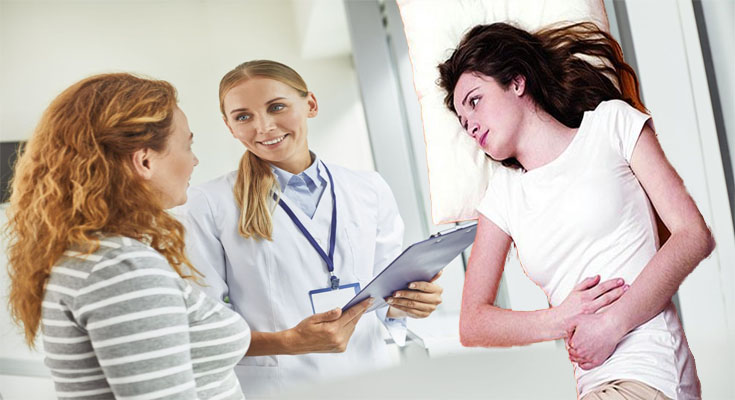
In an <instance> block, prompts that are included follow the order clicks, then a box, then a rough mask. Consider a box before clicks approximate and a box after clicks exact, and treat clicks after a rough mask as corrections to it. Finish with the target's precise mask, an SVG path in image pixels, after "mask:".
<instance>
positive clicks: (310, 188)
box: [271, 152, 327, 218]
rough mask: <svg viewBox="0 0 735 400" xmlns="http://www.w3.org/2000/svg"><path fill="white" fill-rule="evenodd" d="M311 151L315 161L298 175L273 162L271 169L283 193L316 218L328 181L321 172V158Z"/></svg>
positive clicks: (311, 216) (307, 213) (310, 216)
mask: <svg viewBox="0 0 735 400" xmlns="http://www.w3.org/2000/svg"><path fill="white" fill-rule="evenodd" d="M310 153H311V157H312V159H313V160H314V161H313V162H312V163H311V165H310V166H309V168H307V169H306V170H304V172H302V173H300V174H298V175H294V174H292V173H290V172H288V171H285V170H282V169H280V168H278V167H276V166H275V165H272V164H271V169H272V170H273V173H274V174H275V175H276V179H278V184H279V185H280V186H281V191H282V192H283V194H284V195H285V196H286V197H288V199H289V200H291V201H292V202H294V203H296V204H297V205H298V206H299V209H301V211H303V212H304V214H306V215H308V216H309V218H314V213H315V212H316V207H317V205H319V199H320V198H321V197H322V193H324V188H326V186H327V181H326V180H324V178H323V177H322V176H321V174H320V171H321V168H322V167H321V166H320V161H319V158H318V157H317V156H316V154H314V153H313V152H310Z"/></svg>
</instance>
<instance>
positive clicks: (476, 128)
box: [467, 122, 480, 138]
mask: <svg viewBox="0 0 735 400" xmlns="http://www.w3.org/2000/svg"><path fill="white" fill-rule="evenodd" d="M479 132H480V124H478V123H476V122H470V123H469V124H468V125H467V133H468V134H469V135H470V136H471V137H473V138H474V137H476V136H477V134H478V133H479Z"/></svg>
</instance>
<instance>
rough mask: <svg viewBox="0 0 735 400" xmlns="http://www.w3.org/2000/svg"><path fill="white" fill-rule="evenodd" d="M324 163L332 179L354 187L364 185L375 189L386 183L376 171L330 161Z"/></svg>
mask: <svg viewBox="0 0 735 400" xmlns="http://www.w3.org/2000/svg"><path fill="white" fill-rule="evenodd" d="M322 163H324V162H323V161H322ZM324 165H326V166H327V168H329V172H331V173H332V175H333V176H334V179H336V180H340V181H342V182H346V183H349V185H350V186H354V187H356V188H360V187H364V188H370V189H372V190H375V189H378V188H382V187H383V186H384V185H387V184H386V183H385V179H383V177H382V176H381V175H380V174H379V173H378V172H377V171H359V170H354V169H351V168H347V167H343V166H340V165H336V164H330V163H324Z"/></svg>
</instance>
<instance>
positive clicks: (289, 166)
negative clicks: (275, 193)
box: [271, 150, 314, 175]
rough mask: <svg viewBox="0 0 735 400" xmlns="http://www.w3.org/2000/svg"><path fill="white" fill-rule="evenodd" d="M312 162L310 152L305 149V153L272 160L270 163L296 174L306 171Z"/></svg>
mask: <svg viewBox="0 0 735 400" xmlns="http://www.w3.org/2000/svg"><path fill="white" fill-rule="evenodd" d="M312 162H314V160H313V159H312V157H311V152H310V151H308V150H307V151H306V153H302V154H300V155H298V156H294V157H291V158H289V159H288V160H284V161H279V162H272V163H271V164H273V165H275V166H276V167H278V168H280V169H282V170H284V171H287V172H290V173H292V174H294V175H298V174H300V173H302V172H304V171H306V169H307V168H309V167H310V166H311V163H312Z"/></svg>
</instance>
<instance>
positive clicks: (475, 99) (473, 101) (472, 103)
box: [470, 97, 480, 108]
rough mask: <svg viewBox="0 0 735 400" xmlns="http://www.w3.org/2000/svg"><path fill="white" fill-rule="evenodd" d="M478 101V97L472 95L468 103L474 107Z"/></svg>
mask: <svg viewBox="0 0 735 400" xmlns="http://www.w3.org/2000/svg"><path fill="white" fill-rule="evenodd" d="M479 101H480V98H479V97H473V98H471V99H470V104H471V105H472V108H475V106H477V103H478V102H479Z"/></svg>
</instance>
